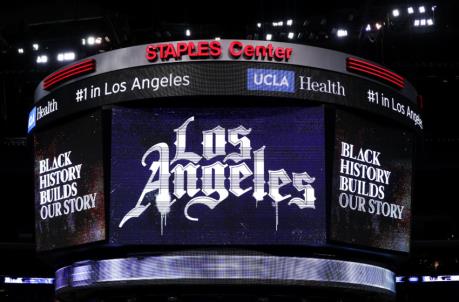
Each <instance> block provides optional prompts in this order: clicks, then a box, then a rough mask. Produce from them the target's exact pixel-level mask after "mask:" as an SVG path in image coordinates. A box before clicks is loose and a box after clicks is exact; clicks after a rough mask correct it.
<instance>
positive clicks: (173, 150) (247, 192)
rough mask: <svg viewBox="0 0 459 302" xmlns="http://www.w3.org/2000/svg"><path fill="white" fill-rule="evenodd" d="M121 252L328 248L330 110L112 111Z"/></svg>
mask: <svg viewBox="0 0 459 302" xmlns="http://www.w3.org/2000/svg"><path fill="white" fill-rule="evenodd" d="M111 127H112V137H111V179H110V182H111V189H110V210H109V212H110V227H109V240H110V243H112V244H148V245H163V244H169V245H194V244H205V245H227V244H232V245H237V244H241V245H242V244H243V245H255V244H283V245H288V244H295V245H309V246H317V245H324V244H325V242H326V205H325V168H324V167H325V129H324V109H323V108H322V107H310V108H304V107H303V108H300V107H297V108H295V107H290V108H286V107H281V108H193V109H189V108H174V109H158V108H157V109H137V108H136V109H132V108H131V109H128V108H114V109H113V110H112V125H111Z"/></svg>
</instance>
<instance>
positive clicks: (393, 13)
mask: <svg viewBox="0 0 459 302" xmlns="http://www.w3.org/2000/svg"><path fill="white" fill-rule="evenodd" d="M392 16H394V17H398V16H400V11H399V10H398V9H397V8H396V9H393V10H392Z"/></svg>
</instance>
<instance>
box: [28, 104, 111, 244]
mask: <svg viewBox="0 0 459 302" xmlns="http://www.w3.org/2000/svg"><path fill="white" fill-rule="evenodd" d="M34 147H35V231H36V242H37V250H39V251H43V250H51V249H55V248H61V247H69V246H75V245H80V244H85V243H90V242H95V241H99V240H103V239H105V207H104V186H103V184H104V175H103V160H102V125H101V112H96V113H93V114H90V115H87V116H84V117H80V118H78V119H74V120H72V121H70V122H67V123H64V124H62V125H60V126H56V127H54V128H53V129H50V130H45V131H41V132H38V133H36V134H35V136H34Z"/></svg>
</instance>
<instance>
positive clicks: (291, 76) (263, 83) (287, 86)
mask: <svg viewBox="0 0 459 302" xmlns="http://www.w3.org/2000/svg"><path fill="white" fill-rule="evenodd" d="M247 89H248V90H263V91H282V92H295V72H294V71H288V70H276V69H257V68H249V69H247Z"/></svg>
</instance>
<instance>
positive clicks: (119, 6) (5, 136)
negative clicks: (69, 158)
mask: <svg viewBox="0 0 459 302" xmlns="http://www.w3.org/2000/svg"><path fill="white" fill-rule="evenodd" d="M7 2H8V1H3V2H2V4H1V6H2V8H1V9H0V179H1V182H0V183H1V185H0V189H1V198H0V201H1V207H2V211H1V213H2V216H3V217H2V219H0V230H1V231H0V255H4V257H1V259H0V275H5V274H26V273H27V274H34V273H35V272H36V274H39V275H40V274H41V275H46V274H48V275H49V276H51V275H52V269H50V268H48V267H47V266H46V265H45V264H42V263H41V262H40V261H38V260H37V259H36V256H35V247H34V209H33V199H34V194H33V169H32V167H33V159H32V151H31V144H30V141H28V140H29V139H28V138H27V136H26V135H27V117H28V113H29V110H30V109H31V107H32V105H33V94H34V90H35V87H36V86H37V84H38V83H39V82H40V81H41V80H42V79H43V78H44V77H45V76H47V75H49V74H50V73H51V72H53V71H54V70H56V69H58V68H60V67H62V66H64V65H65V64H67V63H68V62H69V61H73V60H79V59H82V58H84V57H87V56H90V55H94V54H97V53H101V52H106V51H110V50H114V49H118V48H123V47H128V46H133V45H137V44H144V43H149V42H159V41H177V40H188V39H215V38H221V39H247V40H267V39H271V40H272V41H281V42H290V43H299V44H305V45H312V46H319V47H324V48H329V49H334V50H338V51H343V52H347V53H351V54H353V55H357V56H361V57H363V58H367V59H370V60H373V61H375V62H378V63H380V64H383V65H385V66H388V67H389V68H391V69H393V70H395V71H397V72H398V73H400V74H402V75H403V76H405V77H406V78H407V79H408V81H410V82H411V83H412V84H413V85H414V87H415V88H416V89H417V90H418V93H419V95H420V96H421V97H420V105H421V108H422V113H423V116H424V126H425V128H424V134H423V136H421V137H419V138H418V143H417V150H416V163H417V165H416V167H415V175H414V196H413V231H412V240H413V241H412V254H411V256H410V258H409V259H407V260H406V262H405V263H403V264H402V266H401V268H400V270H401V271H402V273H403V272H404V273H405V275H409V274H437V275H438V274H459V197H458V194H457V182H458V180H459V177H458V175H459V159H458V154H459V126H458V112H459V97H458V96H457V94H456V93H457V92H456V89H457V87H458V85H459V59H458V54H459V47H458V45H459V44H458V43H457V38H459V27H458V22H459V18H458V17H457V16H456V14H457V13H458V11H459V3H458V2H456V1H436V0H433V1H370V0H368V1H354V0H353V1H336V2H335V1H318V2H320V3H318V2H312V1H261V0H257V1H242V2H237V1H236V2H234V1H232V2H231V1H230V2H221V1H220V2H215V1H214V2H211V1H204V2H203V1H187V2H183V3H175V2H173V1H164V2H159V1H149V2H137V1H121V2H115V1H77V0H73V1H34V2H25V1H11V2H10V3H8V4H7ZM421 6H422V7H424V9H423V10H422V11H423V12H422V13H421V9H420V7H421ZM410 8H412V10H413V11H412V13H410ZM395 10H397V12H396V11H395ZM23 259H25V260H23ZM456 295H458V293H457V290H456ZM0 300H1V298H0Z"/></svg>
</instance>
